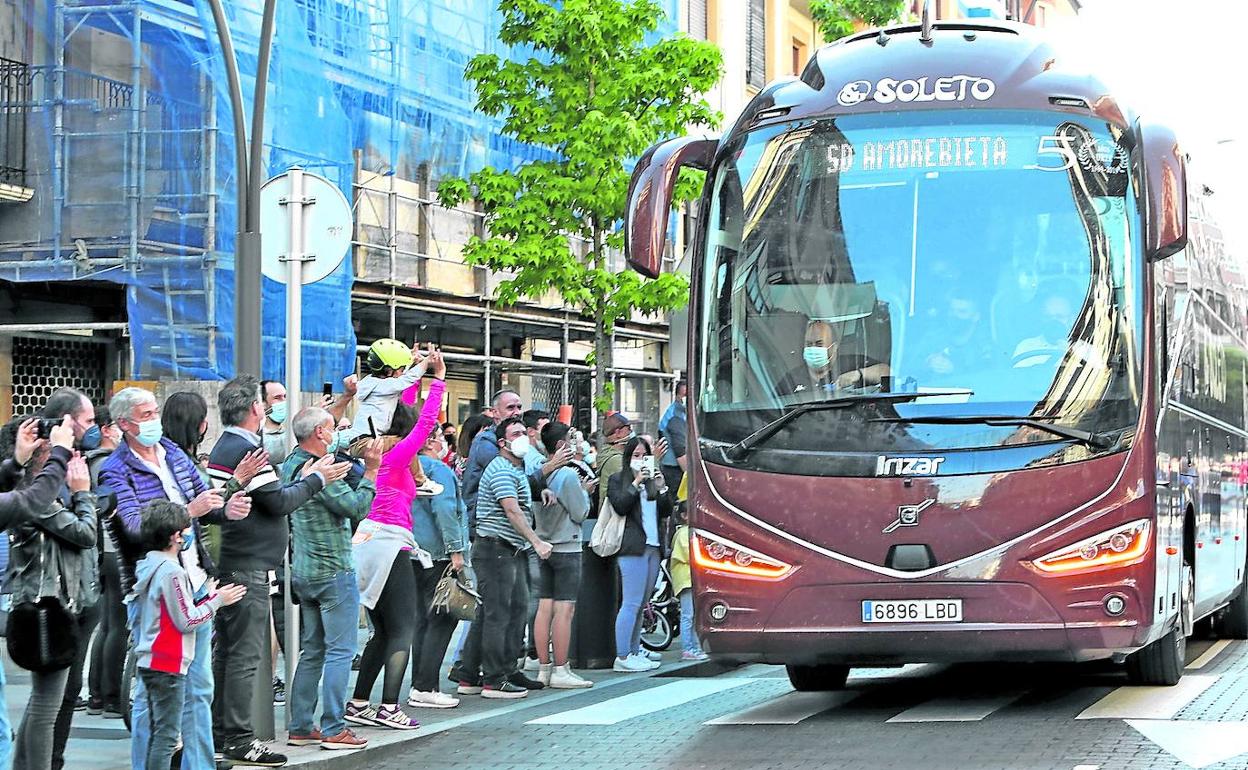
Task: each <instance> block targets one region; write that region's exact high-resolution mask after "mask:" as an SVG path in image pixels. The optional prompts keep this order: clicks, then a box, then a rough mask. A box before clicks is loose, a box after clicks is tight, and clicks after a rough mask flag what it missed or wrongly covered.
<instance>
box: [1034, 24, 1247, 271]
mask: <svg viewBox="0 0 1248 770" xmlns="http://www.w3.org/2000/svg"><path fill="white" fill-rule="evenodd" d="M1243 5H1244V4H1243V3H1242V2H1237V1H1236V0H1084V8H1083V11H1082V12H1081V13H1080V14H1079V16H1077V17H1075V18H1073V19H1071V20H1070V21H1069V22H1068V23H1058V24H1056V25H1055V26H1054V27H1053V29H1052V32H1053V34H1054V35H1055V37H1057V38H1058V39H1059V40H1061V42H1063V43H1064V45H1063V50H1066V49H1067V45H1065V44H1069V45H1071V46H1072V47H1071V49H1070V50H1071V51H1072V52H1073V53H1074V55H1075V57H1076V58H1077V59H1079V60H1080V63H1086V64H1087V65H1088V66H1090V67H1092V68H1093V69H1094V70H1095V71H1096V72H1099V73H1103V77H1104V79H1105V80H1106V81H1107V82H1108V83H1109V84H1110V85H1111V87H1113V88H1114V89H1115V92H1116V93H1118V94H1120V96H1121V100H1122V101H1123V102H1125V103H1126V104H1128V105H1129V106H1131V107H1132V108H1133V109H1134V110H1135V111H1136V112H1138V113H1139V114H1141V115H1147V116H1150V117H1153V118H1155V119H1157V120H1160V121H1162V122H1165V123H1167V124H1169V125H1170V126H1172V127H1173V128H1174V129H1175V131H1177V132H1178V134H1179V140H1180V141H1181V142H1182V143H1183V146H1184V147H1185V148H1187V150H1188V152H1190V153H1191V154H1192V156H1193V170H1194V171H1195V173H1196V174H1198V178H1199V179H1200V181H1201V182H1203V183H1205V184H1208V185H1209V186H1211V187H1213V189H1214V191H1215V193H1216V195H1215V201H1216V207H1215V211H1217V214H1218V219H1219V223H1220V224H1221V225H1222V226H1223V229H1224V230H1225V231H1226V232H1227V236H1228V239H1231V240H1232V242H1233V243H1235V244H1237V246H1238V248H1237V250H1238V252H1239V258H1240V259H1241V260H1248V250H1246V249H1248V107H1245V100H1246V99H1248V88H1245V79H1248V33H1246V31H1245V30H1246V27H1245V24H1246V22H1248V18H1246V17H1245V15H1244V8H1243ZM1054 21H1056V20H1054ZM1051 23H1052V22H1051Z"/></svg>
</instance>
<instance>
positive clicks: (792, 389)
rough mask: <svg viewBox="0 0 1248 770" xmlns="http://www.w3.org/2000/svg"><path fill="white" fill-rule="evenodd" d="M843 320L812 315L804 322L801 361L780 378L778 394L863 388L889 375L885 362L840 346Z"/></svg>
mask: <svg viewBox="0 0 1248 770" xmlns="http://www.w3.org/2000/svg"><path fill="white" fill-rule="evenodd" d="M846 323H847V322H843V321H842V322H835V321H828V320H824V319H819V318H812V319H811V320H810V321H809V322H808V323H807V324H806V336H805V344H804V346H803V348H802V358H803V360H804V363H802V364H799V365H798V366H796V367H794V368H793V369H791V370H790V371H789V372H788V374H786V375H785V376H784V377H783V378H781V380H780V383H779V384H778V385H777V387H776V391H777V394H778V395H781V396H787V395H791V394H793V393H809V392H814V391H820V390H822V391H824V392H828V393H834V392H836V391H841V390H846V389H859V388H866V387H871V386H875V385H879V384H880V379H881V378H883V377H887V376H888V371H889V369H888V364H883V363H879V362H876V361H871V360H869V359H867V358H866V357H865V356H864V355H862V354H861V353H851V352H849V351H842V350H841V342H842V340H843V339H844V336H845V331H846V329H845V327H846Z"/></svg>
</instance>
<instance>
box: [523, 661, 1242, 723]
mask: <svg viewBox="0 0 1248 770" xmlns="http://www.w3.org/2000/svg"><path fill="white" fill-rule="evenodd" d="M1207 662H1208V661H1205V662H1201V661H1200V660H1197V661H1194V665H1193V666H1192V668H1191V669H1189V670H1194V671H1195V673H1188V674H1187V675H1186V676H1184V677H1183V679H1182V680H1180V682H1179V684H1177V685H1176V686H1174V687H1128V686H1116V684H1118V683H1120V682H1121V680H1115V679H1114V678H1113V677H1112V676H1103V677H1090V678H1084V679H1075V680H1074V681H1072V682H1070V683H1069V686H1067V687H1063V686H1062V683H1061V682H1052V681H1046V680H1044V679H1043V678H1042V677H1041V678H1036V677H1033V678H1031V679H1030V680H1029V681H1024V682H1022V683H1019V684H1018V685H1017V686H1011V684H1010V683H1009V682H997V683H994V682H988V683H985V682H983V681H980V682H978V683H971V684H969V685H967V686H965V687H959V683H958V680H957V679H956V677H951V676H944V677H943V678H942V677H940V676H936V677H932V676H922V674H923V673H926V672H923V671H913V670H910V668H909V667H908V668H907V669H906V670H904V671H898V670H893V673H892V674H885V675H881V673H880V671H878V670H876V671H869V670H863V671H862V672H861V674H860V673H859V671H858V670H855V672H854V675H853V676H851V678H850V682H849V686H848V688H847V689H845V690H841V691H834V692H794V691H793V690H791V689H790V688H789V686H788V683H787V681H786V680H785V679H784V678H783V675H782V670H781V669H779V668H775V669H771V668H769V667H764V666H756V667H754V668H753V669H750V670H746V671H744V672H742V675H739V676H730V677H717V678H712V679H698V678H689V679H677V680H675V681H672V680H651V681H652V682H654V683H655V685H654V686H649V687H644V688H643V689H640V690H636V691H633V692H629V693H628V694H625V695H620V696H617V697H613V698H608V699H605V700H600V701H597V702H595V703H593V704H591V705H587V706H582V707H580V708H570V709H568V710H564V711H559V712H557V713H553V714H546V715H544V716H541V717H539V718H536V719H531V720H529V721H528V722H526V724H530V725H615V724H620V723H622V722H626V721H628V720H630V719H638V718H642V717H646V716H648V715H651V714H656V713H658V712H661V711H666V710H668V709H675V708H677V707H681V708H682V710H681V712H680V713H681V714H686V713H688V714H694V713H696V714H698V721H700V722H701V724H703V725H707V726H711V727H724V728H729V727H741V726H749V725H799V724H801V723H803V722H806V721H808V720H811V719H814V718H816V717H820V716H836V715H848V716H850V717H855V718H866V719H871V720H878V721H880V722H883V723H885V724H890V725H905V724H920V723H940V722H951V723H957V722H963V723H965V722H981V721H983V720H985V719H989V718H992V717H994V716H997V717H1001V716H1009V715H1011V714H1022V715H1028V716H1036V715H1040V714H1043V715H1044V716H1045V717H1046V718H1062V717H1063V716H1064V717H1065V718H1067V719H1075V720H1094V719H1115V720H1174V719H1176V718H1178V717H1179V715H1180V713H1181V712H1183V710H1184V709H1185V708H1187V707H1188V706H1190V705H1191V704H1193V703H1195V702H1196V701H1197V700H1198V699H1199V698H1200V697H1201V696H1202V695H1203V694H1205V693H1206V692H1207V691H1209V690H1210V688H1212V687H1214V685H1216V683H1217V682H1218V681H1219V680H1220V679H1221V678H1222V677H1223V676H1232V677H1234V676H1236V674H1234V673H1230V674H1217V675H1211V674H1204V673H1199V672H1200V671H1201V669H1202V668H1203V667H1204V665H1205V664H1206V663H1207ZM660 682H662V683H660ZM750 685H753V686H754V687H753V688H752V689H750V690H745V689H743V688H746V687H747V686H750ZM1215 694H1216V693H1215ZM728 704H731V706H735V707H736V708H735V709H733V708H731V707H727V708H726V706H728ZM569 705H571V704H569ZM703 714H705V715H706V716H705V717H704V716H702V715H703ZM1246 716H1248V715H1246Z"/></svg>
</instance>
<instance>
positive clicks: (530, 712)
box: [360, 641, 1248, 770]
mask: <svg viewBox="0 0 1248 770" xmlns="http://www.w3.org/2000/svg"><path fill="white" fill-rule="evenodd" d="M665 668H666V669H667V670H666V671H663V670H661V671H659V672H657V674H655V675H649V676H641V677H632V678H622V679H616V680H606V681H604V682H602V683H601V686H599V687H595V688H594V689H592V690H588V691H579V692H575V693H571V694H568V693H567V692H566V691H565V692H562V693H535V694H533V697H530V698H527V699H525V700H522V701H515V702H508V703H505V704H503V705H499V704H498V702H482V701H480V699H479V698H475V697H471V696H470V697H468V698H466V699H465V702H464V704H463V705H462V706H461V707H460V708H459V709H455V710H453V711H447V712H438V713H436V714H431V713H429V712H426V713H425V714H421V716H422V717H424V716H426V715H428V716H431V717H432V719H429V720H426V725H427V728H428V730H429V732H430V733H431V734H428V735H426V736H424V737H422V738H419V739H417V740H415V741H412V742H411V743H410V744H409V745H408V746H407V747H405V748H403V749H402V750H401V752H399V753H396V752H393V751H392V752H388V756H387V757H385V758H384V759H383V758H381V757H378V760H379V761H371V762H368V763H367V765H366V766H367V767H369V768H374V770H389V769H393V770H399V768H403V769H404V770H406V768H411V767H446V766H459V767H467V768H499V769H501V768H560V770H591V769H594V768H733V769H734V770H735V769H738V768H751V769H753V768H758V769H760V770H761V769H764V768H822V767H834V768H841V769H843V770H856V769H857V768H863V769H864V770H866V769H868V768H869V769H870V770H888V769H890V768H897V769H898V770H901V769H903V768H904V769H907V770H908V769H909V768H923V770H971V769H973V768H1025V769H1027V770H1031V769H1032V768H1034V769H1035V770H1041V769H1043V770H1050V769H1054V770H1093V769H1094V768H1095V769H1096V770H1141V769H1143V768H1150V769H1151V768H1157V769H1158V770H1161V769H1163V768H1164V769H1165V770H1170V769H1172V768H1189V767H1192V768H1202V767H1204V768H1217V769H1218V770H1232V769H1234V770H1244V768H1246V767H1248V724H1245V721H1246V720H1248V688H1246V687H1245V685H1246V684H1248V643H1244V642H1234V643H1226V642H1218V643H1214V642H1209V641H1203V642H1193V643H1191V644H1190V645H1189V664H1188V670H1187V672H1186V674H1185V676H1184V679H1183V680H1182V682H1181V683H1180V684H1179V685H1178V686H1177V687H1173V688H1138V687H1128V686H1127V685H1126V680H1125V676H1124V675H1123V674H1122V672H1121V671H1120V670H1118V669H1115V668H1114V667H1112V666H1108V665H1086V666H1073V665H1031V666H1027V665H959V666H935V665H923V666H907V667H905V668H899V669H855V670H854V671H853V672H852V674H851V678H850V681H849V684H848V687H847V689H846V690H845V691H843V692H834V693H796V692H794V691H793V690H792V688H791V687H790V685H789V683H788V680H787V678H786V677H785V675H784V670H783V669H782V668H779V667H774V666H759V665H755V666H746V667H742V668H738V669H733V670H730V671H723V670H722V669H719V668H717V667H714V666H696V667H685V668H678V667H675V666H665ZM447 720H455V721H454V723H453V724H450V723H447ZM440 724H441V725H442V726H443V727H442V728H440V727H439V725H440ZM443 728H444V729H443ZM360 759H361V760H363V759H364V755H361V756H360Z"/></svg>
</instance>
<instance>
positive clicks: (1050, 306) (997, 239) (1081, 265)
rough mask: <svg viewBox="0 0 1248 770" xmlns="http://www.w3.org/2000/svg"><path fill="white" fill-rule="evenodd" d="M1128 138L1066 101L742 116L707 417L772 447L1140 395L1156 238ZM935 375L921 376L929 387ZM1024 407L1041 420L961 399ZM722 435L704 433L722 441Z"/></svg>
mask: <svg viewBox="0 0 1248 770" xmlns="http://www.w3.org/2000/svg"><path fill="white" fill-rule="evenodd" d="M1128 142H1129V138H1128V137H1127V136H1126V135H1125V132H1124V131H1123V130H1122V129H1120V128H1119V127H1118V126H1116V125H1114V124H1110V123H1106V122H1104V121H1098V120H1096V119H1093V118H1089V117H1084V116H1076V115H1070V114H1065V113H1053V112H1038V111H1037V112H1028V111H988V110H973V111H972V110H965V111H959V112H944V111H930V112H926V111H925V112H899V113H888V114H867V115H852V116H842V117H838V118H834V119H833V118H828V119H821V120H813V121H803V122H791V123H786V124H780V125H773V126H767V127H763V128H760V129H756V130H754V131H752V132H749V133H747V134H744V135H742V136H741V137H740V138H739V139H737V140H736V141H735V143H734V144H733V145H732V146H730V147H729V148H727V151H726V152H725V153H723V154H722V155H721V160H720V161H719V163H718V164H717V165H716V166H715V167H714V169H713V170H712V172H711V178H710V180H709V185H708V189H709V190H710V200H709V207H708V209H707V211H706V214H707V216H706V221H705V226H704V230H705V240H704V243H705V256H704V262H703V264H702V266H701V269H702V273H701V283H700V287H701V289H700V296H699V298H698V300H699V315H700V318H699V321H698V323H699V324H700V326H701V328H700V333H699V339H700V350H699V351H698V365H699V366H700V374H701V376H700V385H699V388H700V390H699V393H698V398H697V399H696V403H697V419H698V421H699V422H698V424H699V429H700V434H701V438H703V439H705V440H708V441H712V442H739V441H741V440H742V439H744V438H746V437H747V436H749V435H750V434H752V433H753V432H755V431H757V430H758V429H759V428H760V427H762V426H764V425H766V424H767V423H769V422H771V421H772V420H775V419H776V418H777V417H778V416H779V415H781V414H783V413H784V412H786V411H788V410H790V409H792V408H793V407H794V406H796V405H798V404H802V403H808V402H812V401H819V400H828V399H840V398H842V397H844V396H847V395H854V394H871V393H913V394H915V397H914V398H913V399H897V398H876V399H872V398H863V399H851V401H852V404H851V405H849V406H847V407H845V408H837V409H819V410H813V411H810V412H809V413H808V414H802V415H795V418H796V419H793V420H791V421H789V422H787V423H786V425H785V427H784V428H783V429H782V430H780V431H779V432H777V433H776V434H775V435H774V436H771V435H770V434H769V440H768V441H767V442H766V443H765V445H761V446H759V450H758V451H760V452H766V451H767V450H773V451H774V450H797V451H800V452H805V453H810V452H814V453H818V452H882V451H890V452H891V451H897V450H899V449H907V450H918V451H922V450H932V451H944V450H957V449H983V448H993V447H999V446H1005V445H1018V444H1029V443H1036V444H1039V443H1042V442H1050V443H1051V442H1060V441H1061V440H1062V439H1061V437H1060V436H1056V435H1055V434H1054V433H1053V432H1051V431H1045V430H1037V429H1035V427H1034V423H1035V422H1036V421H1044V422H1046V423H1047V424H1055V425H1058V426H1059V427H1070V428H1075V429H1078V430H1084V431H1093V432H1098V433H1099V434H1102V435H1104V434H1107V433H1111V432H1113V431H1118V432H1119V433H1121V432H1123V431H1125V430H1127V429H1128V428H1130V427H1131V426H1133V425H1134V423H1135V421H1136V419H1137V417H1138V405H1139V399H1140V382H1141V372H1140V355H1139V350H1138V347H1139V345H1140V341H1141V339H1142V328H1143V321H1142V316H1143V311H1142V307H1143V305H1142V302H1143V295H1142V278H1141V276H1142V257H1141V256H1140V254H1139V253H1138V252H1139V246H1138V241H1139V236H1138V233H1139V222H1138V218H1139V217H1138V212H1137V205H1136V200H1135V190H1134V189H1133V188H1134V185H1135V181H1134V178H1133V175H1132V172H1131V151H1132V148H1131V147H1130V146H1129V145H1128ZM925 394H926V395H925ZM979 415H993V416H1002V415H1006V416H1013V417H1019V418H1030V419H1031V421H1032V423H1033V425H1032V426H1031V427H1028V426H1027V425H1019V424H1001V423H998V424H984V423H978V422H975V421H974V420H946V421H945V422H941V419H940V418H942V417H943V418H948V417H973V416H979ZM715 454H716V453H703V456H704V457H706V458H707V459H708V460H711V461H716V458H715Z"/></svg>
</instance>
